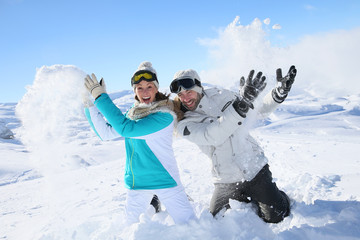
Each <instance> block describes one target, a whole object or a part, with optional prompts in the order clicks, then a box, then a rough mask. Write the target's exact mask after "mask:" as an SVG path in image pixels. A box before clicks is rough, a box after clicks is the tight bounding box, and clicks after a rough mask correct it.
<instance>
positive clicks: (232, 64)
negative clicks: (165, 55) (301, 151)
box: [200, 17, 360, 96]
mask: <svg viewBox="0 0 360 240" xmlns="http://www.w3.org/2000/svg"><path fill="white" fill-rule="evenodd" d="M238 20H239V18H238V17H237V18H235V20H234V21H233V22H232V23H231V24H229V25H228V26H227V27H226V28H225V29H224V30H220V31H219V33H218V37H217V38H215V39H202V40H200V43H201V44H203V45H204V46H206V47H207V48H208V54H209V59H208V62H209V66H210V69H208V70H205V71H203V72H201V73H200V75H201V78H202V80H203V81H204V82H209V83H212V84H217V85H221V86H224V87H227V88H229V87H232V86H235V85H237V84H238V81H239V79H240V77H241V76H242V75H247V74H248V72H249V71H250V70H251V69H255V70H257V71H260V70H261V71H263V72H264V73H266V74H267V76H268V81H269V84H268V85H270V86H273V84H275V83H274V82H272V81H275V80H274V75H275V71H276V69H277V68H279V67H281V68H282V69H283V72H284V73H286V72H287V70H288V68H289V67H290V66H291V65H295V66H296V67H297V69H298V76H297V78H296V84H295V85H294V86H295V88H294V89H295V90H294V91H296V89H297V90H305V91H308V92H312V93H314V94H317V95H323V96H324V95H327V94H328V95H331V96H333V95H340V96H344V95H346V94H358V93H359V92H360V79H359V75H358V73H357V69H358V56H359V55H360V47H359V44H358V43H359V42H360V28H357V29H353V30H342V31H334V32H329V33H322V34H316V35H309V36H305V37H303V38H302V39H300V40H299V42H298V43H297V44H294V45H290V46H287V47H274V46H272V45H271V43H270V41H269V40H268V34H271V32H265V30H264V29H263V26H262V22H261V21H260V20H259V19H255V20H254V21H253V22H252V23H251V24H249V25H246V26H244V25H241V24H240V22H239V21H238Z"/></svg>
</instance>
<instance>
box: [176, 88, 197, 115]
mask: <svg viewBox="0 0 360 240" xmlns="http://www.w3.org/2000/svg"><path fill="white" fill-rule="evenodd" d="M178 97H179V98H180V101H181V102H182V103H183V105H184V106H185V107H186V108H187V109H188V110H190V111H194V110H195V109H196V108H197V106H198V104H199V102H200V94H199V93H198V92H195V91H194V90H184V91H181V92H179V93H178Z"/></svg>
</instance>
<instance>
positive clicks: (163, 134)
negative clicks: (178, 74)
mask: <svg viewBox="0 0 360 240" xmlns="http://www.w3.org/2000/svg"><path fill="white" fill-rule="evenodd" d="M131 85H132V87H133V88H134V92H135V99H136V101H135V104H134V105H133V107H132V108H131V109H130V110H129V111H128V112H127V113H126V114H125V115H124V114H123V113H122V112H121V110H120V109H119V108H118V107H116V105H115V104H114V103H113V102H112V101H111V99H110V98H109V96H108V94H107V93H106V90H105V87H104V83H103V81H100V83H99V82H98V81H97V79H96V76H95V75H94V74H92V76H91V77H90V76H89V75H88V76H87V77H86V78H85V86H86V88H87V89H88V91H89V92H90V93H91V95H92V96H93V97H94V98H95V102H94V103H95V106H92V107H89V108H88V109H86V111H85V112H86V113H87V117H88V119H89V122H90V123H91V125H92V127H93V128H94V130H95V132H96V133H97V134H98V135H99V136H100V137H101V138H102V139H103V140H106V139H111V138H114V137H119V135H120V136H122V137H124V138H125V148H126V164H125V177H124V181H125V186H126V188H127V189H128V190H127V200H126V216H127V221H128V222H129V223H134V222H137V221H139V216H140V214H142V213H144V212H145V211H146V209H147V207H148V206H149V202H150V201H151V199H152V197H153V195H154V194H156V195H157V196H158V197H159V199H160V201H161V202H162V204H163V205H164V206H165V207H166V210H167V211H168V213H169V214H170V216H171V217H172V218H173V220H174V222H175V223H185V222H187V221H189V220H190V219H195V214H194V211H193V209H192V206H191V205H190V203H189V201H188V198H187V195H186V193H185V191H184V188H183V186H182V184H181V181H180V174H179V170H178V167H177V163H176V159H175V157H174V151H173V148H172V137H173V128H174V124H175V122H176V120H177V116H176V113H175V110H174V105H173V102H172V101H171V100H170V99H169V96H165V95H164V94H162V93H160V92H159V91H158V87H159V83H158V80H157V77H156V71H155V69H154V68H153V67H152V65H151V63H150V62H143V63H141V64H140V66H139V68H138V69H137V71H136V72H135V73H134V75H133V77H132V79H131ZM99 112H100V113H101V114H99ZM103 116H104V117H105V118H106V120H107V121H105V120H104V118H103Z"/></svg>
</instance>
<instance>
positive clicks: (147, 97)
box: [135, 81, 158, 104]
mask: <svg viewBox="0 0 360 240" xmlns="http://www.w3.org/2000/svg"><path fill="white" fill-rule="evenodd" d="M157 91H158V90H157V88H156V86H155V84H154V83H153V82H147V81H141V82H139V83H138V84H136V85H135V94H136V96H137V97H138V99H139V101H140V102H141V103H146V104H149V103H152V102H153V101H155V95H156V93H157Z"/></svg>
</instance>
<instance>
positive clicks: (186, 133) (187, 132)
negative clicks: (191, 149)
mask: <svg viewBox="0 0 360 240" xmlns="http://www.w3.org/2000/svg"><path fill="white" fill-rule="evenodd" d="M183 135H184V136H188V135H190V131H189V129H188V127H185V129H184V132H183Z"/></svg>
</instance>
